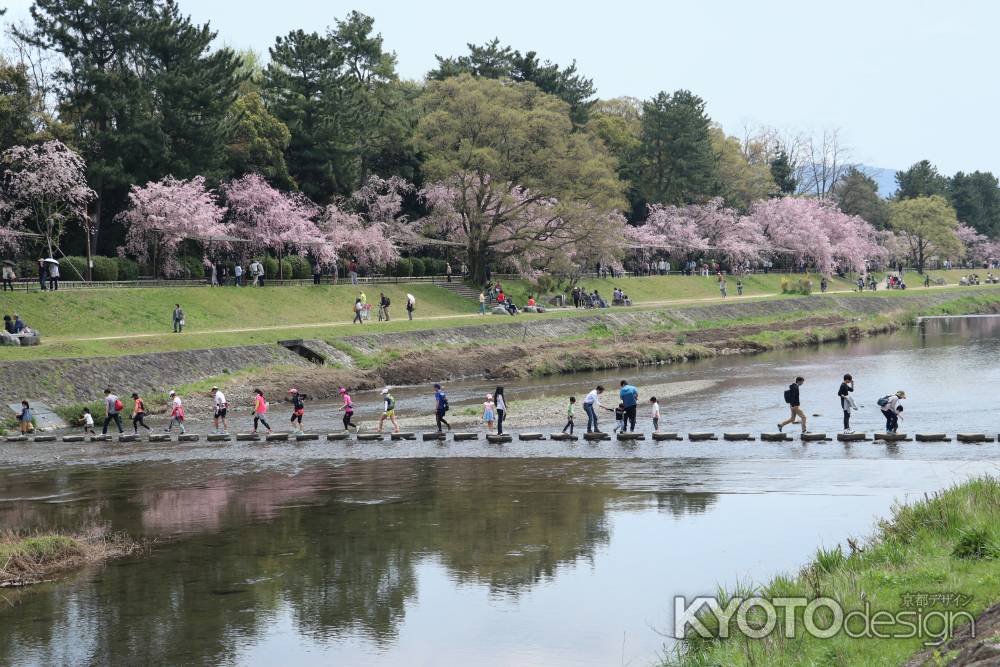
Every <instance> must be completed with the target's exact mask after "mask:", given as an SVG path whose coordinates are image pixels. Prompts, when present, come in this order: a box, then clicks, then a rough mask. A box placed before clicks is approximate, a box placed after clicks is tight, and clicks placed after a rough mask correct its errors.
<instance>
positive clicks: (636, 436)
mask: <svg viewBox="0 0 1000 667" xmlns="http://www.w3.org/2000/svg"><path fill="white" fill-rule="evenodd" d="M645 439H646V435H645V434H643V433H633V432H627V433H619V434H618V442H635V441H636V440H645Z"/></svg>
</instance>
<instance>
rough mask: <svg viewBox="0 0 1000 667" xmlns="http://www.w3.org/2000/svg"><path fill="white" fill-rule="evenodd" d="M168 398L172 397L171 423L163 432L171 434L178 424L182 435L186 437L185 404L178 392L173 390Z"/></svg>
mask: <svg viewBox="0 0 1000 667" xmlns="http://www.w3.org/2000/svg"><path fill="white" fill-rule="evenodd" d="M168 396H170V423H169V424H167V427H166V428H165V429H163V430H164V431H166V432H167V433H169V432H170V431H172V430H173V429H174V424H177V426H178V427H179V429H180V432H181V435H184V404H183V403H182V402H181V397H180V396H178V395H177V392H176V391H173V390H171V392H170V393H169V394H168Z"/></svg>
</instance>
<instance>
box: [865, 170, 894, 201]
mask: <svg viewBox="0 0 1000 667" xmlns="http://www.w3.org/2000/svg"><path fill="white" fill-rule="evenodd" d="M858 170H859V171H863V172H864V173H865V174H867V175H868V176H870V177H871V178H872V179H874V181H875V182H876V183H878V194H879V196H880V197H882V198H883V199H888V198H889V197H891V196H893V195H894V194H896V171H897V170H896V169H886V168H885V167H870V166H868V165H867V164H859V165H858Z"/></svg>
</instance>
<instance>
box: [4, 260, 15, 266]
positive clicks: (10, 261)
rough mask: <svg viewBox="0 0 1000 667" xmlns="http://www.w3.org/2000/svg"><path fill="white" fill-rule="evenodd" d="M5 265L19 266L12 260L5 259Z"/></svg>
mask: <svg viewBox="0 0 1000 667" xmlns="http://www.w3.org/2000/svg"><path fill="white" fill-rule="evenodd" d="M3 263H4V264H6V265H7V266H17V262H15V261H14V260H12V259H5V260H4V261H3Z"/></svg>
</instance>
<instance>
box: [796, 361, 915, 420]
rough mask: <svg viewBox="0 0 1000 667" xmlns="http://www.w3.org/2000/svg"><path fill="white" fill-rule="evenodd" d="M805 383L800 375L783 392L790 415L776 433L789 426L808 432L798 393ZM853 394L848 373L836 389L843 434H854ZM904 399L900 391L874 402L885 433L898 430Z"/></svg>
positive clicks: (852, 378)
mask: <svg viewBox="0 0 1000 667" xmlns="http://www.w3.org/2000/svg"><path fill="white" fill-rule="evenodd" d="M805 381H806V380H805V378H804V377H802V376H801V375H800V376H799V377H797V378H795V382H793V383H791V384H790V385H788V389H786V390H785V393H784V399H785V403H786V404H787V405H788V407H789V410H790V413H791V414H790V415H789V417H788V419H786V420H785V421H783V422H779V423H778V431H781V430H782V429H783V428H784V427H785V426H789V425H791V424H800V425H801V426H802V432H803V433H808V432H809V429H808V426H807V421H808V419H807V417H806V413H805V412H804V411H803V410H802V400H801V396H800V393H799V388H800V387H801V386H802V385H803V384H804V383H805ZM853 393H854V377H853V376H852V375H851V374H850V373H848V374H846V375H844V378H843V381H842V382H841V383H840V387H839V388H838V389H837V399H838V402H839V404H840V409H841V410H842V411H843V415H844V431H843V432H844V433H854V431H852V430H851V414H852V413H853V412H855V411H856V410H858V404H857V403H856V402H855V400H854V397H853V396H852V394H853ZM905 398H906V392H905V391H903V390H902V389H900V390H899V391H896V392H894V393H891V394H886V395H885V396H883V397H881V398H879V399H878V400H877V401H876V405H877V406H878V409H879V411H880V412H881V413H882V416H883V417H885V432H886V433H896V432H897V431H898V430H899V420H900V419H902V418H903V406H902V405H900V401H901V400H904V399H905Z"/></svg>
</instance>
